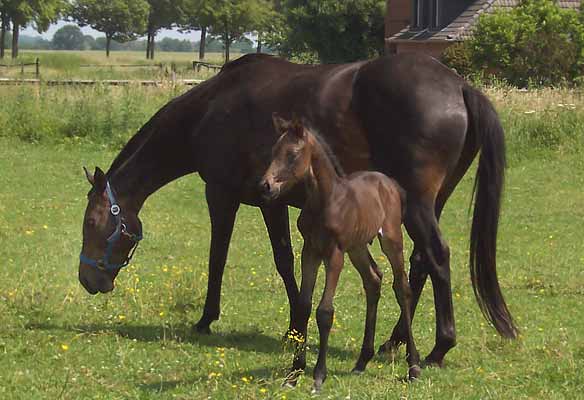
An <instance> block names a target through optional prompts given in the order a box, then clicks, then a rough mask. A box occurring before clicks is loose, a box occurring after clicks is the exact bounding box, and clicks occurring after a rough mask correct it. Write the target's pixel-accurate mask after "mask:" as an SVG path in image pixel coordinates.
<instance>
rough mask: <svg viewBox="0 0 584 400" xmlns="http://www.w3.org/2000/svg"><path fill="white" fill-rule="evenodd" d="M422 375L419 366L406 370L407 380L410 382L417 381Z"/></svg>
mask: <svg viewBox="0 0 584 400" xmlns="http://www.w3.org/2000/svg"><path fill="white" fill-rule="evenodd" d="M420 375H422V368H420V366H419V365H412V366H411V367H410V369H409V370H408V379H409V380H410V382H412V381H415V380H417V379H418V378H419V377H420Z"/></svg>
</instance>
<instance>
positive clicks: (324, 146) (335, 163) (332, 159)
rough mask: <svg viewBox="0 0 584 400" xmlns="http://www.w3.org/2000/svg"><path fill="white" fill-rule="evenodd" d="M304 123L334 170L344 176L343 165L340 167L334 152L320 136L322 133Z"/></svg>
mask: <svg viewBox="0 0 584 400" xmlns="http://www.w3.org/2000/svg"><path fill="white" fill-rule="evenodd" d="M304 124H305V127H306V129H308V131H309V132H310V133H311V134H312V136H314V138H315V139H316V141H317V142H318V144H320V146H321V147H322V149H323V151H324V154H325V156H326V157H327V158H328V159H329V161H330V162H331V164H332V165H333V168H334V169H335V172H336V173H337V175H339V176H345V175H346V174H345V171H344V170H343V167H341V164H340V163H339V160H338V159H337V157H336V156H335V153H333V150H332V149H331V147H330V146H329V144H328V143H327V142H326V140H325V139H324V137H322V135H321V134H320V133H319V132H318V130H317V129H315V128H314V127H313V126H311V125H310V124H308V126H307V125H306V121H305V122H304Z"/></svg>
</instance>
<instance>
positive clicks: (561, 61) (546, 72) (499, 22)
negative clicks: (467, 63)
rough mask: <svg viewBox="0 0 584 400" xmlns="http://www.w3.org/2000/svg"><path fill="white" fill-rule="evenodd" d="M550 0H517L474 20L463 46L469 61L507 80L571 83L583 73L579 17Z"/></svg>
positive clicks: (583, 22)
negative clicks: (518, 1)
mask: <svg viewBox="0 0 584 400" xmlns="http://www.w3.org/2000/svg"><path fill="white" fill-rule="evenodd" d="M582 13H583V12H582V11H581V12H580V15H579V13H578V12H577V11H573V10H564V9H561V8H560V7H559V6H558V4H557V3H556V2H555V1H553V0H522V2H521V4H520V5H519V6H518V7H516V8H514V9H512V10H511V11H504V10H499V11H496V12H495V13H493V14H489V15H483V16H481V18H480V19H479V22H478V24H477V27H476V29H475V32H474V36H473V39H472V40H470V42H469V43H468V46H469V47H470V53H471V58H472V64H473V65H474V67H475V68H477V69H478V70H486V71H487V72H488V73H493V74H495V75H496V76H498V77H500V78H503V79H505V80H507V81H508V82H509V83H511V84H513V85H516V86H520V87H526V86H529V85H557V84H562V83H573V82H575V81H576V80H577V79H578V77H579V76H581V75H582V73H583V72H584V68H583V67H584V17H583V16H582Z"/></svg>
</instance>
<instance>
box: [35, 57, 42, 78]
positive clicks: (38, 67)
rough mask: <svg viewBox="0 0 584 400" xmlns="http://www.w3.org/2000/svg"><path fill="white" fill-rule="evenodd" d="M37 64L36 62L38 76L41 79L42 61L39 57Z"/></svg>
mask: <svg viewBox="0 0 584 400" xmlns="http://www.w3.org/2000/svg"><path fill="white" fill-rule="evenodd" d="M35 64H36V77H37V79H39V78H40V76H41V65H40V64H41V62H40V60H39V58H38V57H37V59H36V63H35Z"/></svg>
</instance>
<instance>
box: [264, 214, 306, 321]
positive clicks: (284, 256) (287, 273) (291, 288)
mask: <svg viewBox="0 0 584 400" xmlns="http://www.w3.org/2000/svg"><path fill="white" fill-rule="evenodd" d="M261 210H262V215H263V217H264V222H265V224H266V228H267V229H268V235H269V236H270V242H271V243H272V252H273V254H274V262H275V263H276V269H277V270H278V273H279V274H280V276H281V277H282V280H283V281H284V286H285V287H286V294H287V295H288V303H289V304H290V324H289V327H288V330H289V331H290V330H291V329H292V328H293V326H294V324H295V321H296V307H297V304H298V285H297V284H296V279H295V278H294V253H293V252H292V243H291V241H290V224H289V222H288V207H287V206H286V205H279V206H272V207H262V208H261Z"/></svg>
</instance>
